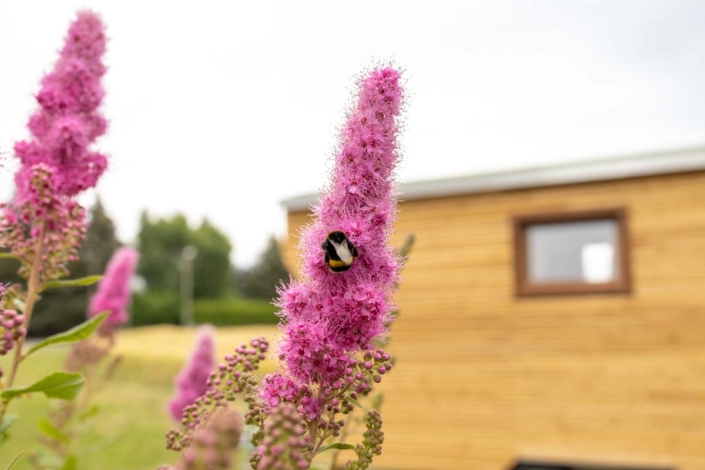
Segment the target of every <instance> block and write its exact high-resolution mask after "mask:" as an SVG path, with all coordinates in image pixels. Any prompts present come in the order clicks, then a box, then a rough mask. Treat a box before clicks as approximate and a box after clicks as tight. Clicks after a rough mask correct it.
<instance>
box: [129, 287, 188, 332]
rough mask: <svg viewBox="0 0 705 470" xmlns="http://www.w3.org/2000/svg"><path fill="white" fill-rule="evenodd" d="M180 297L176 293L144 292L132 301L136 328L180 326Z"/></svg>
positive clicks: (136, 295) (133, 320)
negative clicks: (166, 325)
mask: <svg viewBox="0 0 705 470" xmlns="http://www.w3.org/2000/svg"><path fill="white" fill-rule="evenodd" d="M179 308H180V305H179V295H178V294H177V293H175V292H144V293H140V294H135V295H134V296H133V300H132V324H133V325H134V326H145V325H158V324H162V323H167V324H171V325H178V324H179Z"/></svg>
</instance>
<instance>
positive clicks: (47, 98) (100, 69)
mask: <svg viewBox="0 0 705 470" xmlns="http://www.w3.org/2000/svg"><path fill="white" fill-rule="evenodd" d="M105 45H106V37H105V32H104V27H103V23H102V22H101V20H100V18H99V17H98V16H97V15H96V14H94V13H92V12H88V11H83V12H80V13H79V14H78V17H77V19H76V20H75V21H74V22H73V24H71V27H70V28H69V31H68V35H67V37H66V42H65V44H64V48H63V49H62V50H61V53H60V57H59V60H58V61H57V63H56V65H55V67H54V70H53V71H52V72H51V73H49V74H48V75H47V76H45V77H44V79H43V80H42V88H41V90H40V91H39V93H38V94H37V95H36V99H37V102H38V103H39V110H38V111H37V112H36V113H35V114H34V115H32V117H31V118H30V120H29V123H28V127H29V130H30V132H31V133H32V139H31V140H29V141H22V142H18V143H17V144H16V145H15V153H16V154H17V156H18V157H19V159H20V162H21V167H20V169H19V171H18V172H17V174H16V176H15V181H16V184H17V189H18V193H17V198H18V199H19V200H20V201H23V200H24V198H25V197H26V196H27V193H28V191H29V190H30V189H29V182H30V181H31V176H32V167H34V166H35V165H37V164H44V165H47V166H48V167H49V168H51V169H53V170H54V171H53V173H52V175H53V179H54V186H55V189H56V192H57V195H66V196H74V195H76V194H78V193H79V192H81V191H83V190H85V189H88V188H92V187H93V186H95V184H96V182H97V181H98V178H100V176H101V175H102V174H103V171H104V170H105V168H106V166H107V158H106V157H105V155H102V154H100V153H98V152H94V151H91V150H89V145H90V144H91V143H92V142H94V141H95V140H96V138H98V137H99V136H101V135H102V134H104V133H105V131H106V128H107V122H106V120H105V118H104V117H103V116H102V115H101V114H100V113H98V111H97V109H98V107H99V106H100V104H101V102H102V101H103V95H104V91H103V88H102V86H101V84H100V79H101V77H102V76H103V74H105V70H106V69H105V66H104V65H103V63H102V61H101V59H102V56H103V54H104V52H105Z"/></svg>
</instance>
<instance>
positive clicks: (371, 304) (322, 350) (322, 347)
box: [262, 68, 402, 411]
mask: <svg viewBox="0 0 705 470" xmlns="http://www.w3.org/2000/svg"><path fill="white" fill-rule="evenodd" d="M401 102H402V88H401V86H400V73H399V72H398V71H396V70H394V69H392V68H378V69H375V70H373V71H372V72H371V73H370V74H369V76H368V77H366V78H365V79H364V80H362V81H361V83H360V85H359V100H358V102H357V106H356V107H355V108H354V109H353V110H352V112H351V114H350V115H349V118H348V121H347V124H346V126H345V128H344V129H343V132H342V137H341V143H340V146H339V151H338V152H337V156H336V159H335V168H334V170H333V177H332V181H331V182H330V185H329V187H328V188H327V190H326V191H324V194H323V196H322V199H321V201H320V203H319V205H318V206H316V207H315V208H314V217H315V221H314V222H313V224H312V225H310V226H309V227H307V228H306V229H305V230H304V231H303V232H302V236H301V242H300V245H299V249H300V252H301V253H302V265H303V268H302V271H303V272H302V274H303V276H302V278H301V280H300V281H292V282H291V283H290V285H289V286H288V287H286V288H284V289H282V290H280V298H279V299H278V301H277V305H278V306H279V307H280V308H281V312H280V315H281V317H282V323H281V326H280V327H281V329H282V331H283V333H284V338H283V340H282V342H281V343H280V350H279V353H280V354H279V357H280V359H281V360H282V361H283V362H284V364H285V367H284V369H283V370H282V371H280V373H279V374H280V376H279V377H280V378H270V379H269V381H265V384H264V386H263V391H262V396H263V397H264V398H266V400H267V401H269V402H270V403H274V401H276V398H277V397H278V398H280V399H282V400H286V398H287V395H288V394H290V390H289V388H288V387H281V380H292V381H295V382H296V383H297V384H299V385H300V386H302V387H305V388H309V389H310V388H311V387H312V386H315V387H316V388H319V387H322V386H323V387H334V386H336V385H340V384H341V383H343V382H344V381H345V380H346V372H349V371H350V370H351V369H352V366H353V365H354V364H355V363H356V360H355V359H354V356H355V355H356V353H358V352H359V351H361V350H370V349H371V347H372V342H373V340H374V339H376V338H379V337H381V336H383V335H384V334H385V333H386V324H387V323H388V321H389V320H390V312H391V311H392V310H393V308H394V304H393V302H392V300H391V295H392V293H393V291H394V289H395V283H396V282H397V281H398V271H399V267H400V261H399V259H398V257H397V255H396V253H395V252H394V250H393V248H392V247H391V246H390V245H389V243H388V238H389V236H390V234H391V231H392V222H393V221H394V219H395V216H396V200H395V197H394V196H393V194H392V190H393V172H394V166H395V163H396V161H397V159H398V153H397V150H396V135H397V130H398V129H397V118H398V116H399V112H400V106H401ZM334 231H341V232H343V233H344V234H345V235H346V236H347V238H348V239H349V241H350V242H351V243H352V244H353V245H354V246H355V247H356V248H357V251H358V254H359V256H358V257H357V258H356V259H355V260H354V262H353V264H352V266H351V267H350V269H348V270H347V271H344V272H340V273H338V272H332V270H331V269H329V267H328V266H327V264H326V263H325V262H324V253H323V250H322V249H321V243H322V242H323V241H324V240H326V237H327V236H328V234H329V233H331V232H334ZM300 411H303V410H300Z"/></svg>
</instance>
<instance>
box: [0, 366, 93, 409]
mask: <svg viewBox="0 0 705 470" xmlns="http://www.w3.org/2000/svg"><path fill="white" fill-rule="evenodd" d="M85 381H86V379H84V378H83V376H82V375H81V374H78V373H69V372H54V373H53V374H50V375H47V376H46V377H44V378H43V379H42V380H40V381H39V382H35V383H33V384H32V385H30V386H29V387H24V388H8V389H7V390H5V391H4V392H2V394H1V395H0V397H2V399H3V400H4V401H5V402H9V401H10V400H12V399H13V398H15V397H17V396H20V395H26V394H28V393H35V392H42V393H43V394H44V395H46V396H47V398H60V399H62V400H73V399H74V398H76V395H78V392H80V391H81V388H83V384H84V382H85Z"/></svg>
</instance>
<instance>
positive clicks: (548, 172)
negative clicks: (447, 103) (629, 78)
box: [281, 146, 705, 212]
mask: <svg viewBox="0 0 705 470" xmlns="http://www.w3.org/2000/svg"><path fill="white" fill-rule="evenodd" d="M697 170H705V146H704V147H694V148H688V149H681V150H675V151H673V150H672V151H663V152H652V153H648V154H638V155H628V156H622V157H617V158H610V159H593V160H584V161H578V162H571V163H567V164H561V165H555V166H543V167H532V168H523V169H518V170H510V171H502V172H495V173H485V174H476V175H468V176H459V177H450V178H443V179H435V180H425V181H415V182H411V183H405V184H402V185H400V191H399V195H400V197H401V199H403V200H405V201H408V200H413V199H426V198H434V197H443V196H454V195H460V194H473V193H484V192H493V191H506V190H512V189H523V188H536V187H542V186H557V185H562V184H575V183H587V182H592V181H608V180H616V179H623V178H636V177H639V176H651V175H660V174H669V173H681V172H688V171H697ZM318 196H319V194H318V193H309V194H303V195H301V196H296V197H292V198H289V199H285V200H283V201H282V203H281V204H282V206H284V208H285V209H287V211H289V212H296V211H301V210H306V209H309V208H310V207H311V205H312V204H314V203H315V202H316V201H317V200H318Z"/></svg>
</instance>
